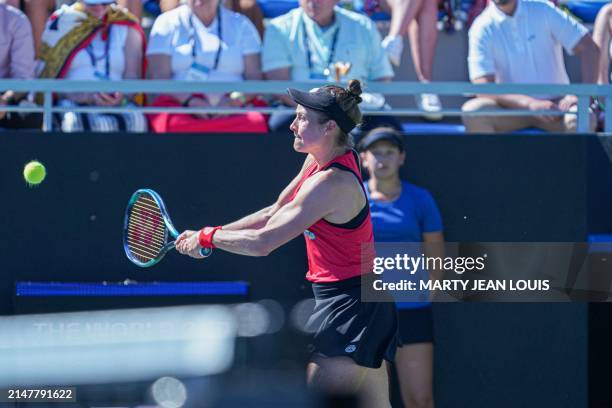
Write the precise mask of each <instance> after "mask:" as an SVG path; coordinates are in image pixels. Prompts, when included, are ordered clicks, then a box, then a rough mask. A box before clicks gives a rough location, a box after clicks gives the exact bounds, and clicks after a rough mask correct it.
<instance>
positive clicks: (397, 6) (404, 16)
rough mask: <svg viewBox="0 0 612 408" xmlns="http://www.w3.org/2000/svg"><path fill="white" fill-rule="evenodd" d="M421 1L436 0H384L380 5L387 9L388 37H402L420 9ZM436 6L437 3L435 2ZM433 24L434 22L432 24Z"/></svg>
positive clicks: (429, 0)
mask: <svg viewBox="0 0 612 408" xmlns="http://www.w3.org/2000/svg"><path fill="white" fill-rule="evenodd" d="M423 2H425V3H427V2H431V3H434V4H436V3H437V2H435V1H431V0H386V1H385V2H382V4H381V5H382V7H383V8H387V7H388V9H389V11H390V13H391V22H390V23H389V34H388V35H387V36H388V37H395V36H397V37H403V36H404V35H406V33H407V32H408V25H409V24H410V22H411V21H412V20H414V18H415V17H416V15H417V13H418V12H419V10H420V9H421V6H422V4H423ZM436 6H437V4H436ZM434 26H435V24H434Z"/></svg>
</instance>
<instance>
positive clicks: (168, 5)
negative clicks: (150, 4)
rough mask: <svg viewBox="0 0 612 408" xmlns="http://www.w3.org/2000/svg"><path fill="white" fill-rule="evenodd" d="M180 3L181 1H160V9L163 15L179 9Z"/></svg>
mask: <svg viewBox="0 0 612 408" xmlns="http://www.w3.org/2000/svg"><path fill="white" fill-rule="evenodd" d="M180 3H181V2H180V0H159V8H160V9H161V11H162V13H165V12H166V11H170V10H172V9H175V8H177V7H178V6H179V4H180Z"/></svg>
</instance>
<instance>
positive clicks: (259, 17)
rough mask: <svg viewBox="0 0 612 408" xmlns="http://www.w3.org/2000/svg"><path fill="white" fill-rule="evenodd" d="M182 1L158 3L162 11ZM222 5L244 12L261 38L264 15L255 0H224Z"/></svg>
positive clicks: (168, 0) (176, 5)
mask: <svg viewBox="0 0 612 408" xmlns="http://www.w3.org/2000/svg"><path fill="white" fill-rule="evenodd" d="M182 2H184V0H183V1H181V0H160V2H159V5H160V7H161V11H162V12H166V11H170V10H172V9H175V8H177V7H178V6H179V5H180V4H181V3H182ZM223 5H224V6H225V7H226V8H227V9H229V10H232V11H235V12H236V13H240V14H244V15H245V16H247V17H248V18H249V20H251V22H252V23H253V24H255V28H257V32H258V33H259V36H260V37H262V38H263V33H264V22H263V21H264V15H263V12H262V10H261V8H260V7H259V5H258V4H257V1H256V0H224V1H223Z"/></svg>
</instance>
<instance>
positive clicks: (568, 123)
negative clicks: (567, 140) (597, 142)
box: [553, 105, 597, 133]
mask: <svg viewBox="0 0 612 408" xmlns="http://www.w3.org/2000/svg"><path fill="white" fill-rule="evenodd" d="M577 111H578V106H577V105H574V106H572V107H571V108H570V112H577ZM560 122H561V125H560V126H559V129H555V130H553V131H556V132H568V133H576V131H577V129H578V116H576V115H570V114H566V115H564V116H563V121H560ZM596 128H597V117H596V116H595V114H594V113H593V112H591V113H589V131H590V132H594V131H595V129H596Z"/></svg>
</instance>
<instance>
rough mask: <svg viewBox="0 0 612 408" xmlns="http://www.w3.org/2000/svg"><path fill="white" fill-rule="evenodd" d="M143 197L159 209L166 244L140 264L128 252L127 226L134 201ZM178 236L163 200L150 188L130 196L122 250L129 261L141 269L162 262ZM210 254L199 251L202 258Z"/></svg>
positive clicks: (206, 249) (125, 218)
mask: <svg viewBox="0 0 612 408" xmlns="http://www.w3.org/2000/svg"><path fill="white" fill-rule="evenodd" d="M143 195H147V196H149V197H151V198H152V199H153V200H154V201H155V203H156V204H157V206H158V207H159V209H160V212H161V216H162V220H163V222H164V224H165V226H166V231H165V232H164V242H166V244H165V245H164V246H163V247H162V248H161V250H160V252H159V255H157V256H156V257H155V258H153V259H151V260H150V261H147V262H142V261H141V260H140V259H137V258H136V257H134V256H133V255H132V251H130V248H129V246H128V239H127V237H128V224H129V218H130V217H129V215H130V213H131V211H132V208H133V207H134V204H136V201H137V200H138V199H139V198H140V197H141V196H143ZM168 234H170V236H171V238H172V241H170V242H167V241H168ZM178 236H179V233H178V231H177V230H176V228H174V225H173V224H172V221H171V220H170V216H169V215H168V211H167V210H166V206H165V204H164V200H162V198H161V197H160V196H159V194H157V193H156V192H155V191H153V190H151V189H150V188H141V189H139V190H137V191H136V192H135V193H134V194H132V197H130V200H129V201H128V205H127V208H126V210H125V216H124V220H123V250H124V251H125V255H126V256H127V257H128V259H129V260H130V261H132V262H133V263H134V264H135V265H138V266H140V267H141V268H148V267H150V266H153V265H155V264H156V263H158V262H159V261H161V260H162V258H163V257H164V255H166V253H167V252H168V251H170V250H171V249H174V247H175V241H176V238H177V237H178ZM211 253H212V250H211V249H210V248H202V249H200V254H201V255H202V256H203V257H207V256H209V255H210V254H211Z"/></svg>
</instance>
